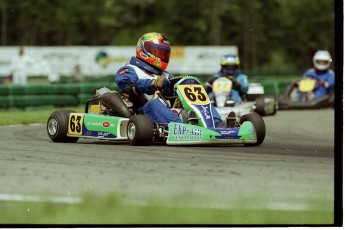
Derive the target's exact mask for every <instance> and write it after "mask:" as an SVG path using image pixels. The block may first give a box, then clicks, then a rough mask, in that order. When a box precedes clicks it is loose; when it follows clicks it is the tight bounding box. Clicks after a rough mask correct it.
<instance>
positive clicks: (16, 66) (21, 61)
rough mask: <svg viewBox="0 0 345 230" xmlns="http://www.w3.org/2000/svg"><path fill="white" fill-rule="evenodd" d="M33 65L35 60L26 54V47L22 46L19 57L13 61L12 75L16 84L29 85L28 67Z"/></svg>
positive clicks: (15, 57)
mask: <svg viewBox="0 0 345 230" xmlns="http://www.w3.org/2000/svg"><path fill="white" fill-rule="evenodd" d="M32 63H33V59H32V58H31V57H30V56H28V55H26V54H25V53H24V47H23V46H21V47H20V48H19V53H18V55H16V56H14V57H13V58H12V60H11V74H12V76H13V83H14V84H18V85H26V84H27V77H28V67H29V65H31V64H32Z"/></svg>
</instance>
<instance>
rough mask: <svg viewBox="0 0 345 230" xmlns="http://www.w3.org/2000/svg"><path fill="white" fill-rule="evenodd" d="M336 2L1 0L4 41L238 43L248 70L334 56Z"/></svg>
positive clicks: (290, 65)
mask: <svg viewBox="0 0 345 230" xmlns="http://www.w3.org/2000/svg"><path fill="white" fill-rule="evenodd" d="M335 1H336V0H317V1H315V0H213V1H210V0H187V1H179V0H164V1H161V0H71V1H66V0H49V1H46V0H0V13H1V27H0V34H1V45H2V46H15V45H27V46H67V45H68V46H70V45H90V46H96V45H106V46H107V45H114V46H115V45H116V46H121V45H135V44H136V42H137V40H138V39H139V37H140V36H141V35H142V34H144V33H147V32H152V31H157V32H161V33H164V34H165V35H166V36H167V37H168V39H169V40H170V42H171V44H172V45H176V46H178V45H198V46H208V45H212V46H218V45H237V46H238V48H239V54H240V58H241V61H242V62H241V66H242V68H244V69H248V70H249V69H251V70H253V69H255V70H268V69H271V70H272V69H274V70H291V69H305V68H309V67H310V66H311V64H312V63H311V59H312V56H313V54H314V53H315V51H316V50H318V49H327V50H329V51H330V52H331V54H332V55H334V49H335V47H334V39H335Z"/></svg>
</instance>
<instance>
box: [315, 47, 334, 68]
mask: <svg viewBox="0 0 345 230" xmlns="http://www.w3.org/2000/svg"><path fill="white" fill-rule="evenodd" d="M331 62H332V58H331V55H330V54H329V52H328V51H327V50H319V51H317V52H316V53H315V54H314V57H313V64H314V67H315V68H316V69H318V70H320V71H322V70H326V69H328V68H329V66H330V65H331Z"/></svg>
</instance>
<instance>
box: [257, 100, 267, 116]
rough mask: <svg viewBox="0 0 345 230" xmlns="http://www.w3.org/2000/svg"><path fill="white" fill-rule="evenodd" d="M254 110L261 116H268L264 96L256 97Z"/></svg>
mask: <svg viewBox="0 0 345 230" xmlns="http://www.w3.org/2000/svg"><path fill="white" fill-rule="evenodd" d="M254 112H256V113H258V114H259V115H260V116H266V110H265V98H264V97H259V98H256V100H255V110H254Z"/></svg>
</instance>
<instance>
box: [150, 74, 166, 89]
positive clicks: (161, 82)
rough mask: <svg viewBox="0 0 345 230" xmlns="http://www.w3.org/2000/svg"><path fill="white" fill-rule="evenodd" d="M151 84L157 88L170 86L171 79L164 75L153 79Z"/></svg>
mask: <svg viewBox="0 0 345 230" xmlns="http://www.w3.org/2000/svg"><path fill="white" fill-rule="evenodd" d="M151 85H153V86H154V87H155V88H156V89H157V90H159V89H165V88H167V87H169V86H170V81H169V80H168V78H166V77H164V76H159V77H157V78H156V79H153V80H152V82H151Z"/></svg>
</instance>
